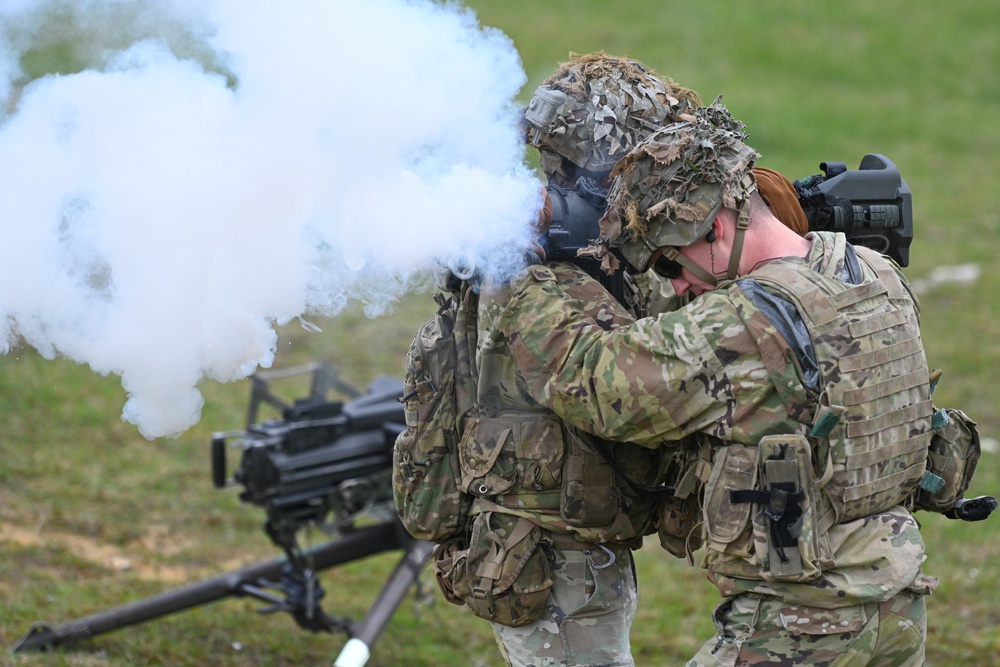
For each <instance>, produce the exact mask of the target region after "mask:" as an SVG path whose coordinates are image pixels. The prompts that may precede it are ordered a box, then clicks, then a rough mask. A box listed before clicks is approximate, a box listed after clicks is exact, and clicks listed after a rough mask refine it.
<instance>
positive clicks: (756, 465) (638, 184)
mask: <svg viewBox="0 0 1000 667" xmlns="http://www.w3.org/2000/svg"><path fill="white" fill-rule="evenodd" d="M719 109H721V107H720V108H719ZM719 109H716V108H713V109H710V110H708V113H707V114H706V116H708V117H710V118H711V117H713V116H714V118H712V121H711V122H707V121H703V120H699V121H698V122H697V123H694V124H690V123H684V124H678V125H677V126H671V127H670V128H669V129H668V128H665V129H664V130H663V131H662V132H658V133H657V135H662V136H657V135H654V136H653V138H651V140H649V141H647V142H644V143H643V144H640V146H639V148H637V149H636V150H635V151H633V152H632V153H631V154H630V155H629V156H627V157H626V158H625V159H623V160H622V161H621V162H619V164H618V167H616V172H617V173H619V174H623V175H622V176H621V177H620V178H619V179H618V180H617V181H616V183H615V185H614V186H613V188H612V194H611V199H613V200H615V201H614V203H612V205H611V206H610V207H609V213H608V215H606V216H605V219H604V220H602V239H601V241H602V245H603V246H604V249H605V250H609V249H610V250H616V251H617V252H618V253H620V254H619V256H620V257H624V258H625V260H626V261H628V263H629V264H630V265H631V266H632V267H633V268H639V269H645V268H646V267H648V266H650V265H651V264H652V263H653V262H654V261H658V260H657V259H656V258H657V256H658V255H657V253H658V252H661V253H663V256H664V257H668V256H667V254H666V252H665V250H664V249H670V248H673V252H672V255H670V256H669V259H671V260H673V261H675V262H676V263H679V264H682V265H683V266H684V268H687V269H691V270H692V271H695V270H700V271H701V274H697V273H696V274H695V275H698V276H699V277H701V276H702V275H704V276H705V278H704V280H705V281H706V282H709V283H710V284H716V285H717V286H716V289H714V290H713V291H709V292H707V293H705V294H703V295H702V296H700V297H699V298H697V299H696V300H694V301H692V302H691V303H689V304H687V305H685V306H683V307H682V308H680V309H679V310H678V311H676V312H673V313H667V314H664V315H661V316H659V317H657V318H645V319H641V320H638V321H637V322H635V323H634V324H632V325H629V326H623V327H619V328H617V329H615V330H613V331H605V330H603V329H602V328H601V327H599V326H597V323H596V322H595V321H594V320H593V319H592V318H589V317H588V316H587V315H586V314H585V313H584V312H583V310H582V309H581V308H580V305H579V303H577V302H576V301H574V300H573V299H572V298H571V297H569V296H568V295H567V294H566V292H565V290H563V289H562V288H561V287H560V286H559V284H558V281H556V280H554V279H553V276H552V274H551V272H550V271H549V270H547V269H546V268H545V267H541V266H533V267H529V268H528V270H527V271H526V272H525V273H524V274H522V276H521V277H519V278H518V279H516V280H515V281H514V283H513V284H512V285H511V286H510V292H509V300H508V302H507V304H506V306H505V309H504V310H503V312H502V313H501V315H500V320H499V322H500V324H499V326H500V329H501V330H502V331H503V333H504V334H505V335H506V336H507V339H508V344H509V346H510V349H511V351H512V353H513V355H514V357H515V358H516V360H517V364H518V369H519V371H520V374H521V376H522V377H523V378H524V380H525V382H526V385H527V388H528V391H529V392H530V394H531V395H532V397H534V398H535V399H536V400H538V401H539V402H540V403H542V404H543V405H545V406H547V407H549V408H551V409H552V410H553V411H554V412H555V413H556V414H558V415H559V416H560V417H562V418H563V419H565V420H566V421H567V422H568V423H570V424H572V425H574V426H576V427H577V428H580V429H583V430H586V431H588V432H591V433H595V434H597V435H599V436H600V437H603V438H608V439H610V440H615V441H623V442H625V441H627V442H632V443H637V444H641V445H645V446H648V447H651V448H657V447H663V448H666V449H668V450H669V449H671V448H676V447H683V445H681V444H678V443H679V442H680V441H682V440H684V439H685V438H690V437H692V436H694V437H698V438H700V439H702V440H706V441H708V442H709V443H711V445H712V455H711V475H710V476H709V478H708V480H707V483H706V484H705V488H704V492H703V508H702V514H703V519H704V523H703V527H702V530H701V534H702V535H703V537H704V539H705V546H706V547H707V548H706V551H705V558H704V567H705V568H706V569H707V570H708V574H709V578H710V579H711V580H712V581H713V583H715V584H716V586H717V587H718V588H719V591H720V593H721V594H722V595H723V596H724V598H726V599H725V601H724V602H723V604H722V605H720V607H719V608H718V609H717V611H716V617H715V618H716V624H717V626H718V634H717V636H716V637H715V638H714V639H713V640H711V641H710V642H708V643H706V645H705V647H704V648H703V649H702V651H700V652H699V654H698V656H697V657H696V658H695V659H694V660H693V661H692V662H691V663H690V664H692V665H699V664H719V665H736V664H739V665H753V664H764V663H766V664H781V665H791V664H800V663H801V662H803V661H807V662H808V663H809V664H828V663H830V662H831V660H832V659H834V656H840V657H839V658H837V660H838V661H837V662H836V663H833V664H851V665H854V664H857V665H864V664H869V662H870V661H871V663H872V664H874V663H875V662H878V664H886V665H910V664H920V662H921V661H922V656H923V645H924V634H925V623H924V620H923V619H924V607H923V601H922V600H923V598H922V596H923V595H926V594H929V593H930V592H931V591H932V590H933V589H934V587H935V586H936V583H937V582H936V580H935V579H933V578H930V577H927V576H926V575H924V574H923V573H922V571H921V565H922V563H923V561H924V560H925V551H924V544H923V541H922V539H921V535H920V531H919V528H918V526H917V523H916V521H915V520H914V519H913V517H912V516H911V515H910V513H909V511H908V510H907V509H906V508H905V507H904V506H903V503H904V502H907V500H908V498H909V497H910V496H911V494H912V493H913V492H914V491H915V490H916V488H917V485H918V484H919V483H920V482H921V479H922V477H923V476H924V471H925V463H926V459H927V451H928V447H929V446H930V442H931V438H932V428H931V423H932V420H931V415H932V413H933V406H932V405H931V402H930V385H929V377H928V369H927V362H926V358H925V355H924V352H923V346H922V344H921V342H920V336H919V326H918V324H917V321H916V320H917V304H916V301H915V299H914V297H913V295H912V293H911V292H910V291H909V288H908V286H907V284H906V281H905V279H904V278H903V276H902V274H901V273H900V272H899V270H898V267H895V266H894V265H892V264H891V263H890V262H889V261H888V260H886V259H884V258H881V257H880V256H877V255H876V254H875V253H873V252H871V251H867V250H865V249H860V248H858V249H855V248H854V247H853V246H851V245H850V244H848V243H847V242H846V239H845V237H844V236H843V235H842V234H833V233H814V234H812V235H811V236H808V237H807V238H808V239H810V240H811V244H810V250H809V252H808V254H807V256H806V257H805V258H804V259H803V258H796V257H785V258H780V259H773V260H769V261H766V262H762V263H760V264H759V265H758V266H756V267H755V268H754V269H753V270H751V271H749V272H748V273H746V274H744V275H742V276H739V277H737V270H738V267H739V257H740V251H741V249H742V243H743V237H742V234H743V230H745V229H746V227H747V226H749V224H750V222H751V221H752V215H751V204H750V202H751V198H752V195H753V192H754V189H755V188H754V182H753V178H752V175H751V169H752V167H753V163H754V161H755V159H756V155H755V153H754V152H753V151H752V149H749V148H748V147H747V146H746V145H745V144H743V143H742V141H741V139H742V136H741V135H740V133H739V131H740V128H741V127H742V126H741V125H739V124H736V123H735V121H732V119H731V117H728V120H727V118H726V117H727V116H728V113H727V112H724V109H722V110H721V113H720V111H719ZM664 137H666V138H665V139H664ZM706 185H707V187H705V186H706ZM622 193H626V195H623V194H622ZM723 206H725V207H726V208H727V209H731V210H734V211H736V212H737V213H736V217H735V218H734V219H735V220H736V222H733V223H730V224H731V225H732V226H731V228H730V229H732V230H733V231H734V232H735V234H734V241H732V246H731V247H732V251H731V252H730V258H729V267H728V270H727V276H728V279H727V280H726V281H723V282H722V283H721V284H717V283H716V282H715V281H716V279H715V277H714V276H712V275H711V274H709V273H708V271H707V270H706V269H704V268H702V267H698V266H697V265H696V264H694V265H692V260H691V259H690V258H687V257H684V256H683V255H682V254H680V253H678V252H677V251H676V248H677V247H678V246H687V245H693V244H695V243H698V242H700V241H701V240H702V238H703V237H704V236H705V234H706V232H707V231H709V230H711V229H712V224H713V221H715V220H716V215H717V213H718V212H719V211H720V209H721V208H722V207H723ZM664 219H665V220H664ZM626 223H627V227H626ZM713 239H714V236H712V238H710V239H707V240H706V241H705V242H706V243H711V242H712V241H713ZM757 243H759V242H757ZM845 406H846V407H845ZM752 508H753V509H752ZM793 520H794V523H793Z"/></svg>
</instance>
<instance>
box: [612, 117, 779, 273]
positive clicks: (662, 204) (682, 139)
mask: <svg viewBox="0 0 1000 667" xmlns="http://www.w3.org/2000/svg"><path fill="white" fill-rule="evenodd" d="M744 127H745V126H744V125H743V124H742V123H740V122H739V121H736V120H734V119H733V117H732V116H731V115H730V114H729V112H728V111H727V110H726V108H725V107H723V106H722V105H721V104H720V103H719V100H716V101H715V103H713V104H712V105H711V106H709V107H704V108H701V109H698V110H697V111H696V113H695V118H694V120H692V121H687V122H680V123H674V124H671V125H668V126H666V127H663V128H661V129H659V130H657V131H656V132H654V133H653V134H652V135H650V136H649V137H648V138H647V139H646V140H645V141H643V142H642V143H641V144H639V145H638V146H636V148H635V149H633V150H632V151H631V152H630V153H629V154H628V155H626V156H625V157H624V158H622V159H621V161H619V162H618V164H617V165H616V166H615V168H614V170H613V171H612V176H613V177H615V180H614V183H613V184H612V186H611V190H610V192H609V193H608V209H607V212H606V213H605V215H604V217H603V218H602V219H601V223H600V225H601V237H600V239H598V241H597V247H596V248H594V249H593V250H594V254H598V255H599V256H604V257H607V258H608V259H609V260H610V261H611V262H612V266H611V267H610V268H612V269H613V268H617V267H615V266H614V258H613V257H612V255H613V254H617V255H618V256H620V257H621V258H622V259H624V260H625V261H626V262H627V263H628V264H629V265H630V268H631V269H632V270H635V271H646V270H647V269H648V268H649V265H650V260H651V258H652V255H653V253H654V252H656V251H657V250H659V249H660V248H666V250H664V252H663V254H664V256H666V257H668V258H669V259H673V260H675V261H680V262H681V263H683V264H685V266H688V264H687V263H685V262H683V261H682V260H681V259H677V257H678V255H679V253H678V252H677V251H676V249H677V248H682V247H685V246H689V245H692V244H693V243H696V242H697V241H698V240H700V239H702V238H704V237H705V235H706V234H707V233H708V232H709V231H710V230H711V229H712V223H713V222H714V221H715V218H716V216H717V215H718V214H719V211H720V210H721V209H722V208H723V207H725V208H730V209H734V210H736V211H738V212H739V216H738V222H737V231H736V237H735V238H734V247H733V255H732V258H731V260H732V261H731V262H730V265H729V272H728V274H729V275H728V277H729V279H730V280H732V279H733V278H735V277H736V269H737V268H738V264H739V254H740V251H741V250H742V243H743V232H744V231H745V230H746V228H747V227H748V226H749V199H750V195H751V194H752V193H753V192H755V191H756V189H757V185H756V182H755V179H754V175H753V167H754V165H755V164H756V162H757V158H758V157H760V156H759V154H758V153H757V151H755V150H754V149H752V148H750V147H749V146H747V145H746V144H745V143H744V140H745V139H746V136H747V135H746V133H745V132H744ZM602 249H603V252H601V250H602ZM606 268H608V267H607V265H606ZM688 268H691V267H690V266H688ZM704 273H705V275H707V276H711V274H709V273H708V272H707V271H706V272H704ZM699 275H701V274H699ZM703 277H704V276H703ZM711 278H712V280H711V281H710V282H712V283H713V284H714V282H715V278H714V276H711Z"/></svg>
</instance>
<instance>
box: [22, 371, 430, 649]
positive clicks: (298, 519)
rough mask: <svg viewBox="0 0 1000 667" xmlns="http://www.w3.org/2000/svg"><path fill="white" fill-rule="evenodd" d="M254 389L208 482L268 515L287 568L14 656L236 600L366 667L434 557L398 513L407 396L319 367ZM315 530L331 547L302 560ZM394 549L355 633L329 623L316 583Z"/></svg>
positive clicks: (184, 591)
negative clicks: (236, 458) (336, 640)
mask: <svg viewBox="0 0 1000 667" xmlns="http://www.w3.org/2000/svg"><path fill="white" fill-rule="evenodd" d="M304 374H310V375H311V378H310V379H311V389H310V391H309V395H308V396H307V397H306V398H303V399H299V400H296V401H294V402H292V403H288V402H286V401H284V400H282V399H281V398H280V397H279V396H278V395H277V394H276V393H275V392H273V391H272V390H271V387H270V381H271V380H276V379H279V378H285V377H293V376H296V375H304ZM251 380H252V390H251V396H250V406H249V411H248V415H247V426H246V428H245V429H244V430H240V431H229V432H221V433H215V434H213V437H212V480H213V482H214V484H215V486H216V487H218V488H223V487H228V486H233V485H240V486H242V491H241V492H240V500H242V501H243V502H246V503H250V504H251V505H255V506H258V507H261V508H263V509H264V510H265V511H266V513H267V518H266V520H265V522H264V531H265V532H266V533H267V535H268V537H270V538H271V540H272V541H273V542H274V544H276V545H277V546H279V547H280V548H281V549H282V550H283V551H284V553H285V556H284V558H279V559H275V560H271V561H267V562H263V563H259V564H257V565H251V566H249V567H246V568H243V569H241V570H237V571H234V572H229V573H226V574H223V575H220V576H217V577H213V578H211V579H207V580H205V581H201V582H198V583H194V584H190V585H187V586H184V587H181V588H178V589H175V590H172V591H167V592H165V593H161V594H159V595H156V596H154V597H151V598H147V599H145V600H140V601H138V602H134V603H132V604H128V605H125V606H122V607H118V608H115V609H110V610H107V611H103V612H99V613H96V614H93V615H91V616H88V617H86V618H83V619H80V620H77V621H73V622H70V623H67V624H65V625H61V626H56V627H52V626H49V625H47V624H45V623H36V624H35V626H34V627H32V628H31V630H30V631H29V632H28V633H27V634H26V635H25V636H24V637H22V638H21V639H20V640H19V641H18V642H17V644H16V645H15V646H14V651H26V650H33V649H34V650H37V649H45V648H49V647H53V646H60V645H64V644H69V643H72V642H74V641H78V640H81V639H86V638H89V637H93V636H95V635H98V634H102V633H105V632H110V631H112V630H116V629H118V628H123V627H126V626H130V625H136V624H138V623H142V622H144V621H148V620H151V619H154V618H159V617H161V616H166V615H168V614H173V613H176V612H179V611H183V610H185V609H190V608H193V607H197V606H201V605H204V604H208V603H210V602H215V601H217V600H221V599H223V598H226V597H230V596H232V597H251V598H255V599H257V600H260V601H262V602H264V603H266V604H267V605H268V606H266V607H265V608H263V609H261V612H262V613H272V612H277V611H283V612H287V613H288V614H290V615H291V616H292V618H293V619H294V620H295V622H296V623H297V624H298V625H299V626H300V627H302V628H303V629H306V630H309V631H311V632H321V631H322V632H334V631H341V632H344V633H346V634H347V635H349V636H350V639H349V640H348V642H347V643H346V645H345V646H344V647H343V650H342V651H341V653H340V655H339V656H338V658H337V660H336V662H334V666H335V667H360V666H361V665H364V664H365V663H366V662H367V660H368V657H369V654H370V647H371V645H372V644H373V643H374V642H375V640H376V639H377V638H378V636H379V635H380V634H381V632H382V630H383V629H384V628H385V626H386V625H387V624H388V622H389V620H390V619H391V618H392V615H393V613H394V612H395V610H396V608H397V607H398V606H399V604H400V603H401V602H402V600H403V598H404V597H405V596H406V593H407V591H408V590H409V588H410V585H411V584H412V583H413V582H414V581H415V580H416V578H417V575H418V574H419V573H420V571H421V570H422V569H423V566H424V564H425V563H426V562H427V560H428V558H430V554H431V550H432V548H433V545H432V544H430V543H429V542H421V541H417V540H414V539H413V538H412V537H410V535H409V534H408V533H407V532H406V530H405V529H404V528H403V526H402V524H401V523H400V522H399V518H398V517H397V515H396V512H395V508H394V506H393V502H392V480H391V475H392V446H393V442H394V441H395V439H396V435H398V434H399V432H400V431H402V430H404V429H405V428H406V426H405V420H404V416H403V406H402V404H401V403H399V402H398V401H397V400H396V399H397V398H398V397H400V396H402V393H403V383H402V382H401V381H400V380H396V379H389V378H381V379H378V380H376V381H375V382H373V383H372V384H371V385H370V386H369V387H368V389H367V391H366V392H364V393H362V392H360V391H358V390H357V389H356V388H354V387H352V386H351V385H349V384H347V383H345V382H343V381H342V380H340V378H339V377H338V376H337V374H336V372H335V371H334V369H333V368H332V367H330V366H329V365H327V364H323V363H315V364H309V365H306V366H301V367H297V368H292V369H288V370H283V371H269V372H262V373H257V374H256V375H255V376H253V377H252V378H251ZM334 389H336V390H337V391H338V392H339V393H340V394H343V395H345V396H347V397H348V399H347V400H344V401H341V400H330V398H329V396H328V394H329V393H330V392H331V390H334ZM264 404H266V405H269V406H271V407H272V408H274V409H275V410H277V411H278V413H279V414H280V415H281V416H280V418H277V419H269V420H264V421H259V409H260V407H261V406H262V405H264ZM230 441H232V442H231V443H230ZM230 444H232V445H233V446H235V447H236V448H237V449H239V450H241V451H242V456H241V458H240V463H239V465H238V467H237V468H236V469H235V470H234V471H233V477H232V479H229V478H228V474H227V470H226V449H227V447H228V446H230ZM312 528H318V529H319V530H321V531H323V532H324V533H326V534H328V535H329V536H330V537H331V540H330V541H329V542H328V543H326V544H324V545H322V546H319V547H316V548H314V549H310V550H303V549H302V548H301V547H300V545H299V541H298V535H299V534H300V532H301V531H303V530H305V529H312ZM395 549H402V550H403V551H404V553H403V556H402V558H401V559H400V561H399V563H398V564H397V566H396V568H395V570H394V571H393V573H392V574H391V575H390V577H389V579H388V580H387V581H386V583H385V585H384V586H383V588H382V590H381V592H380V593H379V595H378V598H377V600H376V601H375V603H374V604H373V605H372V606H371V607H370V608H369V610H368V612H367V614H366V615H365V617H364V618H363V619H362V620H361V621H360V622H358V623H353V622H351V621H350V620H348V619H341V618H336V617H334V616H330V615H328V614H327V613H326V612H325V611H324V610H323V609H322V607H321V606H320V600H321V599H322V598H323V597H324V596H325V592H324V590H323V588H322V586H321V585H320V582H319V579H318V578H317V576H316V573H317V572H318V571H321V570H324V569H328V568H331V567H334V566H336V565H340V564H343V563H346V562H348V561H352V560H359V559H361V558H365V557H367V556H371V555H374V554H377V553H381V552H384V551H390V550H395Z"/></svg>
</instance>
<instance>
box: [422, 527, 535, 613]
mask: <svg viewBox="0 0 1000 667" xmlns="http://www.w3.org/2000/svg"><path fill="white" fill-rule="evenodd" d="M462 547H463V545H462V544H461V543H456V544H453V545H448V544H444V545H441V547H439V549H437V550H436V551H435V562H434V571H435V577H436V578H437V581H438V585H439V587H440V588H441V591H442V593H444V596H445V599H447V600H448V601H449V602H452V603H454V604H462V603H463V602H464V603H465V604H467V605H468V606H469V609H470V610H472V613H474V614H475V615H476V616H479V617H480V618H484V619H486V620H488V621H491V622H493V623H499V624H501V625H509V626H511V627H519V626H522V625H527V624H529V623H532V622H534V621H536V620H537V619H538V618H539V617H540V616H541V615H542V613H543V612H544V611H545V601H546V600H547V599H548V597H549V590H550V589H551V588H552V585H553V583H554V581H553V579H552V566H551V565H550V563H549V556H548V552H547V550H546V548H545V547H544V545H543V544H542V530H541V528H539V527H538V526H536V525H535V524H533V523H531V522H530V521H528V520H527V519H523V518H520V517H516V516H511V515H508V514H499V513H496V512H486V513H483V514H478V515H476V518H475V520H474V521H473V522H472V528H471V532H470V535H469V540H468V546H467V547H466V548H462Z"/></svg>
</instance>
